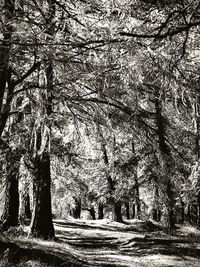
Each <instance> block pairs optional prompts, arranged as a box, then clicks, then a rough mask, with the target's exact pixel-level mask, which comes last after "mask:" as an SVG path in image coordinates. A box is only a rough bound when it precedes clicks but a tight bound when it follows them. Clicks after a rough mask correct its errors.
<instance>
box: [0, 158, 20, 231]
mask: <svg viewBox="0 0 200 267" xmlns="http://www.w3.org/2000/svg"><path fill="white" fill-rule="evenodd" d="M7 164H8V163H7ZM10 165H12V163H11V162H10ZM5 192H6V195H5V205H4V210H3V214H2V216H1V221H2V222H3V224H2V228H3V230H7V229H8V228H9V227H11V226H17V225H18V213H19V191H18V167H17V166H16V167H14V168H12V166H7V177H6V191H5Z"/></svg>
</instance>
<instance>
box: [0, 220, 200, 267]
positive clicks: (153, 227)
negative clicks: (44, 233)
mask: <svg viewBox="0 0 200 267" xmlns="http://www.w3.org/2000/svg"><path fill="white" fill-rule="evenodd" d="M54 226H55V230H56V239H55V240H54V241H42V240H39V239H32V238H28V237H26V236H24V235H22V234H20V230H19V229H18V231H17V232H15V231H14V230H13V232H12V231H10V232H9V233H6V234H4V235H2V236H0V237H1V238H0V267H14V266H16V267H25V266H32V267H44V266H45V267H47V266H48V267H49V266H66V267H68V266H69V267H78V266H91V267H95V266H105V267H114V266H116V267H117V266H119V267H121V266H124V267H154V266H156V267H163V266H168V267H170V266H171V267H172V266H173V267H199V266H200V230H198V229H196V228H194V227H192V226H189V225H184V226H183V225H182V226H178V227H177V229H176V231H175V232H174V233H171V234H169V233H167V232H166V231H163V230H162V228H161V226H160V225H159V224H156V223H153V222H151V221H139V220H129V221H126V223H125V224H121V223H116V222H113V221H111V220H108V219H104V220H96V221H83V220H70V219H69V220H55V222H54ZM24 230H25V231H28V227H26V228H25V229H23V231H24ZM11 233H12V234H11ZM17 233H18V234H17ZM17 235H18V236H17Z"/></svg>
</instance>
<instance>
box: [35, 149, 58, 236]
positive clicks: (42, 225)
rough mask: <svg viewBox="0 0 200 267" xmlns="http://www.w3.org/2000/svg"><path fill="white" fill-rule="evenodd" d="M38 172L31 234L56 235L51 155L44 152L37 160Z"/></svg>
mask: <svg viewBox="0 0 200 267" xmlns="http://www.w3.org/2000/svg"><path fill="white" fill-rule="evenodd" d="M35 167H36V168H37V173H36V177H35V185H36V200H35V204H34V210H33V215H32V221H31V232H30V234H31V236H33V237H37V238H43V239H50V238H53V237H54V227H53V222H52V211H51V176H50V157H49V155H48V153H44V154H43V157H42V158H40V157H37V159H36V160H35Z"/></svg>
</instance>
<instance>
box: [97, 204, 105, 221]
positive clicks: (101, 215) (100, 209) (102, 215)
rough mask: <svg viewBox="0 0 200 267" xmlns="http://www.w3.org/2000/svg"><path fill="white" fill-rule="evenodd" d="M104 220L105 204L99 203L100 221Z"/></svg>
mask: <svg viewBox="0 0 200 267" xmlns="http://www.w3.org/2000/svg"><path fill="white" fill-rule="evenodd" d="M103 218H104V214H103V204H102V203H99V205H98V219H99V220H102V219H103Z"/></svg>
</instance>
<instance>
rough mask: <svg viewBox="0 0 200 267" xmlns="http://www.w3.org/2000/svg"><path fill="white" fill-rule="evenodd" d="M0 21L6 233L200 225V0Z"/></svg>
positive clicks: (94, 4)
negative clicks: (91, 223) (63, 221)
mask: <svg viewBox="0 0 200 267" xmlns="http://www.w3.org/2000/svg"><path fill="white" fill-rule="evenodd" d="M0 14H1V20H0V29H1V31H0V136H1V138H0V154H1V157H0V172H1V174H0V181H1V183H0V190H1V194H0V198H1V199H0V200H1V206H0V209H1V229H2V230H3V231H5V230H8V229H9V227H13V226H16V225H19V224H25V223H27V222H28V223H29V222H30V221H31V227H30V235H31V236H33V237H40V238H44V239H48V238H53V237H54V235H55V233H54V226H53V223H52V216H53V218H67V217H68V216H72V217H74V218H84V219H93V220H94V219H103V218H110V219H113V220H115V221H117V222H123V221H124V220H125V219H131V218H137V219H142V220H147V219H149V218H151V219H153V220H155V221H157V222H161V223H162V224H163V225H165V227H167V228H168V229H173V228H174V227H175V224H176V223H184V222H188V223H190V224H193V225H197V226H200V76H199V75H200V72H199V71H200V48H199V36H200V28H199V25H200V1H197V0H193V1H187V0H183V1H179V0H176V1H173V0H170V1H165V0H157V1H156V0H149V1H147V0H135V1H130V0H118V1H117V0H116V1H114V0H113V1H111V0H107V1H106V0H94V1H90V0H80V1H79V0H75V1H70V0H62V1H57V0H46V1H45V0H44V1H42V0H29V1H26V0H24V1H21V0H2V1H0ZM52 214H53V215H52Z"/></svg>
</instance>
